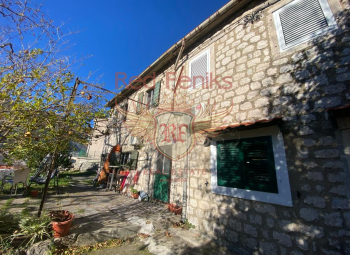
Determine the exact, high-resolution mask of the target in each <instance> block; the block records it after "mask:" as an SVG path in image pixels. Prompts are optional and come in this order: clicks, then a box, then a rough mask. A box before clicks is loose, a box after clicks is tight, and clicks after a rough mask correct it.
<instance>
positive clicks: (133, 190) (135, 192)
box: [130, 187, 139, 199]
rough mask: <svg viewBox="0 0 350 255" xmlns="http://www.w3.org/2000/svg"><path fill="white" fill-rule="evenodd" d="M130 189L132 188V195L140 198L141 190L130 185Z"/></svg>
mask: <svg viewBox="0 0 350 255" xmlns="http://www.w3.org/2000/svg"><path fill="white" fill-rule="evenodd" d="M130 190H131V195H132V197H133V198H134V199H137V198H139V192H138V191H137V190H136V189H134V188H133V187H130Z"/></svg>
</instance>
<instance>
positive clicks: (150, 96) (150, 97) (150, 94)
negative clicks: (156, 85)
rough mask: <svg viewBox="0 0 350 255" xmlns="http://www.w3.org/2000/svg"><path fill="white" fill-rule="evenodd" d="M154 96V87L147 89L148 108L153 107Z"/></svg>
mask: <svg viewBox="0 0 350 255" xmlns="http://www.w3.org/2000/svg"><path fill="white" fill-rule="evenodd" d="M153 96H154V89H151V90H149V91H147V107H148V108H151V107H153Z"/></svg>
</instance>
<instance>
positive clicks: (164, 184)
mask: <svg viewBox="0 0 350 255" xmlns="http://www.w3.org/2000/svg"><path fill="white" fill-rule="evenodd" d="M169 147H170V149H171V146H169ZM170 182H171V160H170V159H168V158H167V157H165V156H164V155H162V154H160V153H159V156H158V159H157V169H156V174H155V179H154V192H153V197H154V198H155V199H157V200H160V201H163V202H165V203H168V202H169V195H170Z"/></svg>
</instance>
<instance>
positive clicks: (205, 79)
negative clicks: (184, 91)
mask: <svg viewBox="0 0 350 255" xmlns="http://www.w3.org/2000/svg"><path fill="white" fill-rule="evenodd" d="M205 54H207V60H208V61H207V73H206V76H205V77H204V83H206V82H208V80H207V78H208V79H209V77H208V75H209V74H210V49H207V50H205V51H203V52H202V53H200V54H198V56H196V57H195V58H193V59H192V60H191V61H190V63H189V72H188V73H189V77H190V78H191V77H192V63H193V62H194V61H196V60H197V59H198V58H200V57H202V56H203V55H205ZM207 74H208V75H207ZM196 81H198V79H197V80H196ZM190 83H191V87H189V88H188V90H189V91H192V90H194V89H193V84H192V83H193V81H192V80H191V82H190ZM202 84H203V83H202V82H200V83H196V88H195V89H197V88H199V87H200V86H202Z"/></svg>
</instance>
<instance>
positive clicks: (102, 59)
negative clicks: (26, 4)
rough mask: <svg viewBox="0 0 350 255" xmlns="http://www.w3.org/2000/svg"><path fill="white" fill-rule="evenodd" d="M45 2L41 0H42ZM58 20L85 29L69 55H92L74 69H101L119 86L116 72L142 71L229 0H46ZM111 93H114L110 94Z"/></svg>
mask: <svg viewBox="0 0 350 255" xmlns="http://www.w3.org/2000/svg"><path fill="white" fill-rule="evenodd" d="M39 1H40V0H39ZM43 2H44V6H43V11H45V12H46V13H47V14H48V15H49V16H50V17H51V19H52V20H54V21H55V24H56V25H58V24H60V23H61V22H65V23H66V25H65V26H64V27H65V29H70V30H72V31H77V30H79V31H81V32H80V33H79V34H77V35H73V36H71V37H70V41H71V43H73V44H75V46H74V47H72V48H71V49H70V50H69V51H68V52H67V54H69V55H71V54H76V55H77V56H78V57H79V56H84V55H87V54H89V55H92V57H91V58H89V59H88V60H85V61H84V63H85V66H83V67H81V68H79V69H78V70H75V71H76V73H77V74H78V75H79V76H81V77H86V76H87V74H88V73H89V71H96V74H95V75H94V76H93V78H92V79H91V80H90V81H95V79H97V77H99V76H100V75H103V77H102V79H101V80H100V82H101V83H104V84H105V87H106V88H108V89H110V90H113V91H116V88H115V72H125V73H127V75H128V77H130V76H132V75H139V74H140V73H141V72H142V71H143V70H145V69H146V68H147V66H149V65H150V64H151V63H153V61H155V60H156V59H157V58H158V57H159V56H160V55H161V54H163V53H164V52H165V51H166V50H167V49H169V48H170V47H171V46H172V45H173V44H174V43H176V42H177V41H179V40H180V39H181V38H182V37H184V36H185V35H186V34H187V33H189V32H190V31H191V30H192V29H194V28H195V27H196V26H198V25H199V24H200V23H201V22H202V21H204V20H205V19H206V18H208V17H209V16H210V15H211V14H213V13H214V12H216V11H217V10H218V9H219V8H220V7H222V6H223V5H224V4H226V3H227V2H228V0H211V1H210V0H190V1H189V0H177V1H175V0H153V1H152V0H151V1H140V0H134V1H130V0H125V1H119V0H116V1H113V0H108V1H107V0H100V1H96V0H60V1H52V0H51V1H49V0H44V1H43ZM111 97H112V96H111Z"/></svg>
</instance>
